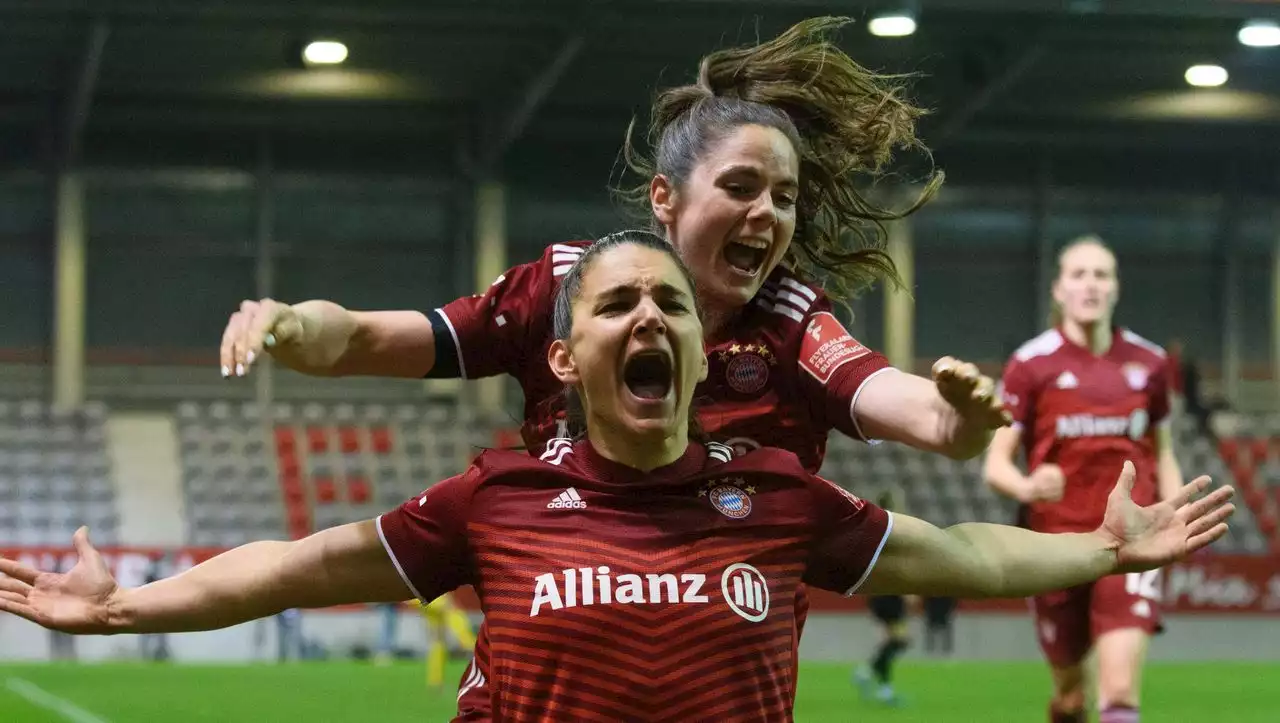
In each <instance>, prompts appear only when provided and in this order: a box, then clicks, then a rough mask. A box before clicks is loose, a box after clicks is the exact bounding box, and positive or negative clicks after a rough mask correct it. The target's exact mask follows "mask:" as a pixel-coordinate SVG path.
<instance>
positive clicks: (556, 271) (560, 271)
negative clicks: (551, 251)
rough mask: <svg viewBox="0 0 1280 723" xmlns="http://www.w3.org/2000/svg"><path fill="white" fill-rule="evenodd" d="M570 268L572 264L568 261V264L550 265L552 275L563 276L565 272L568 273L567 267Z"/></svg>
mask: <svg viewBox="0 0 1280 723" xmlns="http://www.w3.org/2000/svg"><path fill="white" fill-rule="evenodd" d="M571 268H573V264H572V263H569V264H560V265H559V266H552V267H551V275H552V276H564V275H565V274H567V273H569V269H571Z"/></svg>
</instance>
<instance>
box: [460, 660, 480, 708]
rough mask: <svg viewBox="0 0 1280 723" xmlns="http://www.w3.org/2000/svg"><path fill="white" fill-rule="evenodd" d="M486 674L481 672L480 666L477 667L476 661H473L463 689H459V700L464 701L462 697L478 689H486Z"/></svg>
mask: <svg viewBox="0 0 1280 723" xmlns="http://www.w3.org/2000/svg"><path fill="white" fill-rule="evenodd" d="M484 684H485V679H484V673H481V672H480V666H478V665H476V659H475V658H472V659H471V667H469V668H468V669H467V678H466V680H465V681H464V682H463V683H462V687H461V688H459V689H458V700H462V696H464V695H466V694H467V693H470V692H471V691H472V690H474V689H476V688H482V687H484Z"/></svg>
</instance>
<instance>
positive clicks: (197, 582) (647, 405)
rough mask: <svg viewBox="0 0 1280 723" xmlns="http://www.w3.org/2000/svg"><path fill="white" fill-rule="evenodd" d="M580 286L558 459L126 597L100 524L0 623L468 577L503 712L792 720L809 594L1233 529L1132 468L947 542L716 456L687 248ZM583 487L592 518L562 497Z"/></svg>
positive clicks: (621, 243) (618, 263)
mask: <svg viewBox="0 0 1280 723" xmlns="http://www.w3.org/2000/svg"><path fill="white" fill-rule="evenodd" d="M569 275H570V276H571V277H572V276H575V275H576V276H579V277H581V282H580V284H578V285H577V286H576V287H575V286H574V285H573V284H571V283H569V281H568V280H566V283H565V285H564V287H562V288H563V289H565V290H566V291H567V290H568V289H576V293H575V294H573V295H570V294H568V293H566V292H565V291H562V292H561V294H560V295H559V296H558V297H557V300H556V310H557V311H556V330H557V335H556V336H557V339H556V341H554V342H553V343H552V345H551V347H550V348H549V349H548V354H547V362H548V364H549V366H550V367H551V369H552V370H553V372H554V373H555V374H556V376H557V378H559V379H560V380H561V381H562V382H564V383H565V384H566V385H567V386H569V387H571V388H572V389H573V390H574V392H575V394H576V395H577V397H578V398H579V399H580V400H581V402H582V407H581V408H582V414H583V417H582V418H583V419H584V420H585V422H586V426H587V436H586V437H585V438H584V439H582V440H579V441H577V442H574V443H571V444H569V445H564V444H558V445H556V446H555V447H554V448H549V449H548V452H547V453H546V455H544V456H547V459H533V458H531V457H529V456H527V455H523V454H519V453H516V452H510V451H488V452H485V453H483V454H481V455H480V457H478V458H477V459H476V461H475V463H474V464H473V465H472V466H471V468H470V469H468V470H467V472H466V473H464V474H462V475H459V476H458V477H455V478H452V479H449V480H446V481H444V482H440V483H438V484H436V485H433V486H431V488H430V489H429V490H428V491H427V492H426V493H425V494H424V495H423V496H422V497H420V498H417V499H413V500H409V501H408V502H406V503H405V504H403V505H401V506H400V507H399V508H397V509H396V510H394V511H392V512H389V513H387V514H385V515H382V516H380V517H379V518H377V519H376V520H366V521H363V522H358V523H353V524H349V525H342V526H339V527H333V528H330V529H327V530H324V531H322V532H318V533H316V534H314V535H311V536H309V537H307V538H304V539H302V540H298V541H295V542H257V543H250V544H248V545H244V546H241V547H238V548H236V549H234V550H231V551H229V552H226V553H224V554H222V555H219V556H217V557H214V558H213V559H211V560H209V561H206V562H204V563H202V564H200V565H197V566H196V567H194V568H192V569H190V570H188V571H187V572H184V573H182V574H181V575H177V576H175V577H172V578H168V579H166V580H162V581H159V582H156V583H153V584H151V585H146V586H143V587H140V588H135V589H122V588H120V587H119V586H118V585H117V584H116V582H115V580H114V579H113V578H112V577H111V574H110V572H109V570H108V569H107V567H106V565H105V564H104V562H103V560H102V558H101V556H100V555H99V554H98V553H97V551H96V550H94V548H93V547H92V546H90V544H89V542H88V539H87V536H86V533H85V531H84V530H83V529H82V530H80V531H78V532H77V533H76V535H75V544H76V549H77V552H78V553H79V555H80V560H79V562H78V563H77V564H76V566H75V567H74V568H73V569H72V570H71V571H70V572H69V573H67V574H65V575H63V574H57V573H42V572H40V571H37V570H33V569H31V568H28V567H26V566H24V565H21V564H19V563H17V562H14V561H11V560H3V559H0V573H3V574H4V575H7V576H9V577H4V578H0V611H4V612H9V613H13V614H16V615H19V616H22V617H24V618H26V619H28V620H32V621H34V622H37V623H39V624H41V625H44V626H46V627H50V628H56V629H61V630H66V631H68V632H75V633H99V634H101V633H120V632H133V633H137V632H157V631H173V632H177V631H191V630H208V629H214V628H221V627H226V626H230V625H235V624H238V623H241V622H247V621H249V620H252V619H255V618H258V617H261V616H265V615H270V614H273V613H275V612H278V611H280V610H283V609H286V608H290V607H327V606H332V605H340V604H350V603H358V602H365V603H369V602H392V601H396V600H401V599H404V598H405V597H406V593H410V594H412V595H414V596H416V597H418V598H419V599H424V600H430V599H432V598H434V597H435V596H437V595H439V594H441V593H443V592H448V591H449V590H452V589H454V588H456V587H458V586H460V585H464V584H471V585H473V586H474V587H475V589H476V590H477V592H478V593H479V594H480V599H481V604H482V605H483V606H484V608H485V610H486V611H487V612H488V614H489V616H490V619H491V627H490V637H491V641H492V645H491V660H490V663H491V670H492V671H493V676H492V680H491V681H490V685H489V686H488V688H487V690H488V691H489V697H490V700H491V703H492V706H491V708H492V711H493V716H494V717H495V719H498V720H513V721H520V720H530V721H550V720H616V719H619V718H625V717H632V718H634V717H642V718H644V719H647V720H656V721H657V720H669V721H679V720H689V719H705V720H735V721H790V720H791V718H792V716H791V706H792V691H793V680H792V671H793V670H794V658H793V655H794V648H793V637H794V612H795V606H794V597H795V595H796V592H797V591H798V590H799V589H800V585H801V583H802V582H803V583H806V584H810V585H816V586H818V587H821V588H824V589H828V590H834V591H839V592H843V593H853V592H856V591H861V592H864V593H866V594H869V595H895V594H911V593H927V594H954V595H960V596H975V597H977V596H984V597H986V596H990V597H1011V596H1017V595H1026V594H1034V593H1038V592H1042V591H1044V590H1051V589H1056V588H1060V587H1065V586H1070V585H1075V584H1080V583H1084V582H1087V581H1089V580H1094V579H1097V578H1099V577H1101V576H1104V575H1107V574H1110V573H1113V572H1117V571H1129V570H1146V569H1150V568H1153V567H1158V566H1159V565H1162V564H1165V563H1167V562H1169V561H1170V560H1173V559H1178V558H1181V557H1183V556H1185V555H1187V554H1190V553H1191V552H1194V551H1195V550H1198V549H1200V548H1202V547H1203V546H1205V545H1207V544H1209V543H1211V542H1212V541H1214V540H1216V539H1218V538H1220V537H1221V536H1222V535H1223V534H1225V533H1226V529H1227V528H1226V524H1225V520H1226V519H1227V518H1228V517H1229V516H1230V514H1231V512H1232V510H1233V508H1232V507H1231V506H1230V505H1228V504H1226V500H1227V498H1228V497H1229V496H1230V495H1231V489H1230V488H1222V489H1219V490H1215V491H1214V492H1212V493H1210V494H1208V495H1206V496H1205V497H1204V498H1203V499H1200V500H1198V501H1195V502H1192V501H1191V499H1192V497H1194V496H1196V495H1197V494H1198V493H1200V492H1201V491H1203V490H1205V489H1206V487H1207V486H1208V484H1209V480H1208V478H1200V479H1197V480H1196V481H1195V482H1193V483H1191V484H1189V485H1186V486H1185V487H1184V488H1183V489H1182V490H1181V491H1180V492H1179V494H1178V495H1177V496H1176V497H1175V498H1173V499H1171V500H1167V501H1165V502H1162V503H1160V504H1158V505H1154V506H1150V507H1145V508H1144V507H1139V506H1138V505H1136V504H1134V502H1133V500H1132V499H1131V497H1130V491H1131V490H1132V487H1133V484H1134V470H1133V467H1132V465H1129V464H1127V463H1126V464H1125V466H1124V470H1123V472H1122V473H1121V475H1120V479H1119V481H1118V483H1117V485H1116V487H1115V490H1114V492H1113V494H1112V497H1111V502H1110V504H1109V506H1108V509H1107V513H1106V517H1105V519H1104V522H1103V524H1102V525H1101V526H1100V527H1099V528H1098V529H1097V530H1094V531H1091V532H1087V533H1081V534H1062V535H1046V534H1040V533H1036V532H1031V531H1028V530H1023V529H1018V528H1014V527H1006V526H1002V525H988V524H977V523H971V524H963V525H957V526H955V527H952V528H949V529H948V530H939V529H937V528H935V527H933V526H931V525H929V524H927V523H925V522H922V521H920V520H916V519H913V518H911V517H908V516H906V515H901V514H894V513H889V512H886V511H884V510H882V509H881V508H879V507H878V506H876V505H873V504H871V503H868V502H866V501H864V500H862V499H859V498H858V497H856V496H854V495H853V494H851V493H849V492H848V491H846V490H844V489H842V488H840V487H838V486H836V485H835V484H833V483H831V482H828V481H826V480H824V479H821V478H819V477H817V476H815V475H813V474H811V473H809V472H807V471H806V470H805V469H804V467H803V466H802V465H801V463H800V462H799V460H798V459H797V458H796V456H795V455H793V454H791V453H789V452H784V451H781V450H777V449H771V448H767V447H766V448H763V449H760V450H757V451H755V452H752V453H749V454H747V455H744V456H742V457H740V458H733V459H730V460H729V461H727V462H726V461H723V460H724V459H725V458H726V457H727V453H726V451H725V450H723V449H722V448H717V447H710V446H707V445H703V444H698V443H691V442H690V441H689V426H690V421H691V413H690V406H691V404H692V401H693V392H694V388H695V387H696V385H697V383H698V382H699V381H701V380H702V379H703V378H705V375H706V373H707V358H706V355H705V352H704V351H703V347H702V333H703V330H702V326H701V322H700V319H699V317H698V314H697V313H696V309H697V306H696V303H695V301H694V291H693V284H692V283H691V281H690V277H689V274H688V271H687V270H686V269H685V268H684V267H683V266H682V265H681V264H680V262H679V260H678V258H677V257H676V256H675V255H674V253H673V252H672V250H671V247H670V246H668V245H667V244H666V243H665V242H664V241H663V240H662V239H660V238H657V237H654V236H651V235H648V234H624V235H618V236H616V237H612V238H610V239H608V240H606V241H602V242H601V243H600V244H599V245H598V246H596V247H593V249H592V250H591V251H588V252H587V253H584V254H583V257H582V258H581V259H579V260H578V261H576V262H575V264H574V268H573V269H571V270H570V271H569ZM569 487H573V488H575V489H576V490H577V491H578V493H579V495H580V496H582V498H583V499H584V500H585V501H586V502H587V503H588V504H587V507H586V508H585V509H548V508H547V507H546V503H547V502H548V501H550V500H551V499H554V498H556V497H558V496H559V494H560V492H562V491H563V490H565V489H567V488H569ZM602 568H604V569H602ZM543 575H546V576H548V577H545V578H543V577H541V576H543ZM538 579H542V580H544V582H543V583H537V582H535V581H536V580H538ZM640 596H643V599H644V602H639V600H640ZM539 597H544V598H545V601H544V602H543V603H542V605H541V606H540V607H539V608H538V615H537V616H533V615H531V612H532V611H533V609H534V605H535V601H536V600H538V598H539ZM659 598H660V601H658V600H659ZM557 603H558V604H559V606H558V607H557ZM637 660H643V661H645V664H644V665H642V666H638V665H637V664H636V661H637Z"/></svg>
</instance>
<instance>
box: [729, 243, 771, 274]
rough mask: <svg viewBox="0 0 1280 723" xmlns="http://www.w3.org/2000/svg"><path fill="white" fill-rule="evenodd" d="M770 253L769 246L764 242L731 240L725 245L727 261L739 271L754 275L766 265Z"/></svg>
mask: <svg viewBox="0 0 1280 723" xmlns="http://www.w3.org/2000/svg"><path fill="white" fill-rule="evenodd" d="M768 255H769V247H768V246H767V245H765V244H763V243H762V242H754V241H730V242H729V244H728V245H727V246H725V247H724V260H725V262H726V263H728V264H729V265H730V266H732V267H733V268H735V269H737V270H738V271H741V272H742V273H744V274H750V275H753V276H754V275H755V273H756V272H757V271H759V270H760V267H761V266H763V265H764V260H765V257H766V256H768Z"/></svg>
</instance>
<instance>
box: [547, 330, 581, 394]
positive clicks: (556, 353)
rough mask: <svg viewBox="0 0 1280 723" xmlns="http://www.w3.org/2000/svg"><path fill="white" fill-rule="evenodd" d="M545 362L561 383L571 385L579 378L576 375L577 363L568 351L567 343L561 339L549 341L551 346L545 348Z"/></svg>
mask: <svg viewBox="0 0 1280 723" xmlns="http://www.w3.org/2000/svg"><path fill="white" fill-rule="evenodd" d="M547 364H548V365H550V367H551V373H552V374H554V375H555V376H556V379H559V380H560V383H561V384H568V385H573V384H577V383H578V382H579V381H580V379H581V377H580V376H579V375H578V363H577V362H575V361H574V359H573V354H571V353H570V352H569V345H568V344H566V343H565V342H564V340H562V339H556V340H555V341H553V342H551V347H550V348H548V349H547Z"/></svg>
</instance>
